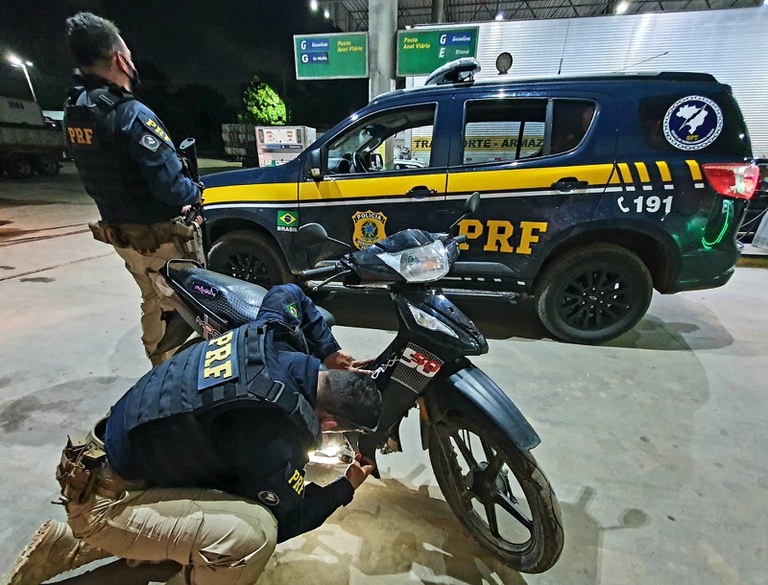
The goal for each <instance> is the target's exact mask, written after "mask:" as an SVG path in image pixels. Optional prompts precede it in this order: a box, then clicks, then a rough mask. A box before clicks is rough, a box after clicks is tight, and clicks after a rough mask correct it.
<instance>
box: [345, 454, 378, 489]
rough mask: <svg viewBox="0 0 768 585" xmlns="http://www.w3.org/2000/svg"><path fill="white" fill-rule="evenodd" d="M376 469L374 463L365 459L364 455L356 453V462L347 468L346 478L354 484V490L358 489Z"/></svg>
mask: <svg viewBox="0 0 768 585" xmlns="http://www.w3.org/2000/svg"><path fill="white" fill-rule="evenodd" d="M374 469H376V466H375V465H374V463H373V461H371V460H370V459H368V458H367V457H363V454H362V453H355V460H354V461H353V462H352V463H351V464H350V465H349V467H347V472H346V473H345V474H344V476H345V477H346V478H347V481H349V483H351V484H352V489H355V490H356V489H357V488H359V487H360V486H361V485H363V482H364V481H365V480H366V479H368V476H369V475H371V474H372V473H373V470H374Z"/></svg>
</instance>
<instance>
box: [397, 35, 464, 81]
mask: <svg viewBox="0 0 768 585" xmlns="http://www.w3.org/2000/svg"><path fill="white" fill-rule="evenodd" d="M477 37H478V28H477V27H472V28H449V29H411V30H401V31H397V75H398V76H399V77H402V76H404V75H426V74H428V73H432V72H433V71H434V70H435V69H437V68H438V67H440V66H441V65H444V64H445V63H448V62H449V61H453V60H454V59H461V58H462V57H477Z"/></svg>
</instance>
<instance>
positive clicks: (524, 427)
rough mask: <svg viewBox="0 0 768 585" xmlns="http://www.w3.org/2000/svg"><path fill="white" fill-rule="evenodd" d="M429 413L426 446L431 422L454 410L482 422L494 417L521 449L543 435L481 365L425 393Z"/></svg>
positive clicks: (423, 437)
mask: <svg viewBox="0 0 768 585" xmlns="http://www.w3.org/2000/svg"><path fill="white" fill-rule="evenodd" d="M424 406H425V407H426V415H425V416H424V415H423V416H422V429H421V441H422V448H424V449H426V448H427V446H428V441H429V426H430V425H431V424H435V423H438V422H440V421H441V420H442V419H444V418H445V416H446V415H447V414H448V413H450V412H460V413H462V414H464V415H467V416H469V417H471V418H474V419H475V420H476V421H477V422H478V423H480V424H488V421H490V422H491V423H492V424H494V425H495V426H496V428H497V429H498V430H499V431H500V432H501V433H503V434H504V436H505V438H506V439H508V440H509V441H511V442H512V444H513V445H515V447H517V448H518V449H520V450H521V451H530V450H531V449H533V448H534V447H536V446H537V445H538V444H539V443H540V442H541V439H540V438H539V435H538V434H537V433H536V431H535V430H533V427H532V426H531V425H530V423H529V422H528V421H527V420H526V418H525V416H523V413H521V412H520V410H519V409H518V408H517V406H515V403H514V402H512V400H511V399H510V398H509V396H507V395H506V394H505V393H504V391H503V390H502V389H501V388H499V387H498V385H497V384H496V382H494V381H493V380H491V378H489V377H488V375H487V374H486V373H485V372H483V370H481V369H480V368H477V367H475V366H472V365H470V366H469V367H467V368H464V369H462V370H459V371H458V372H456V373H455V374H453V375H451V376H449V377H448V378H446V379H445V380H443V381H442V382H440V383H436V384H435V385H434V386H433V387H432V388H430V390H429V391H428V392H427V393H426V394H425V396H424Z"/></svg>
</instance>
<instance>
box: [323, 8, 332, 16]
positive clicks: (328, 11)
mask: <svg viewBox="0 0 768 585" xmlns="http://www.w3.org/2000/svg"><path fill="white" fill-rule="evenodd" d="M323 16H325V17H326V18H330V17H331V11H330V10H328V9H327V8H326V9H325V10H323Z"/></svg>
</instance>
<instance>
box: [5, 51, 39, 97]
mask: <svg viewBox="0 0 768 585" xmlns="http://www.w3.org/2000/svg"><path fill="white" fill-rule="evenodd" d="M8 62H9V63H10V64H11V65H12V66H13V67H21V70H22V71H23V72H24V77H26V78H27V84H28V85H29V91H31V92H32V99H33V100H35V103H37V96H36V95H35V88H34V87H32V80H31V79H30V78H29V71H27V67H32V66H33V65H32V61H22V60H21V59H19V58H18V57H17V56H16V55H9V56H8Z"/></svg>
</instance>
